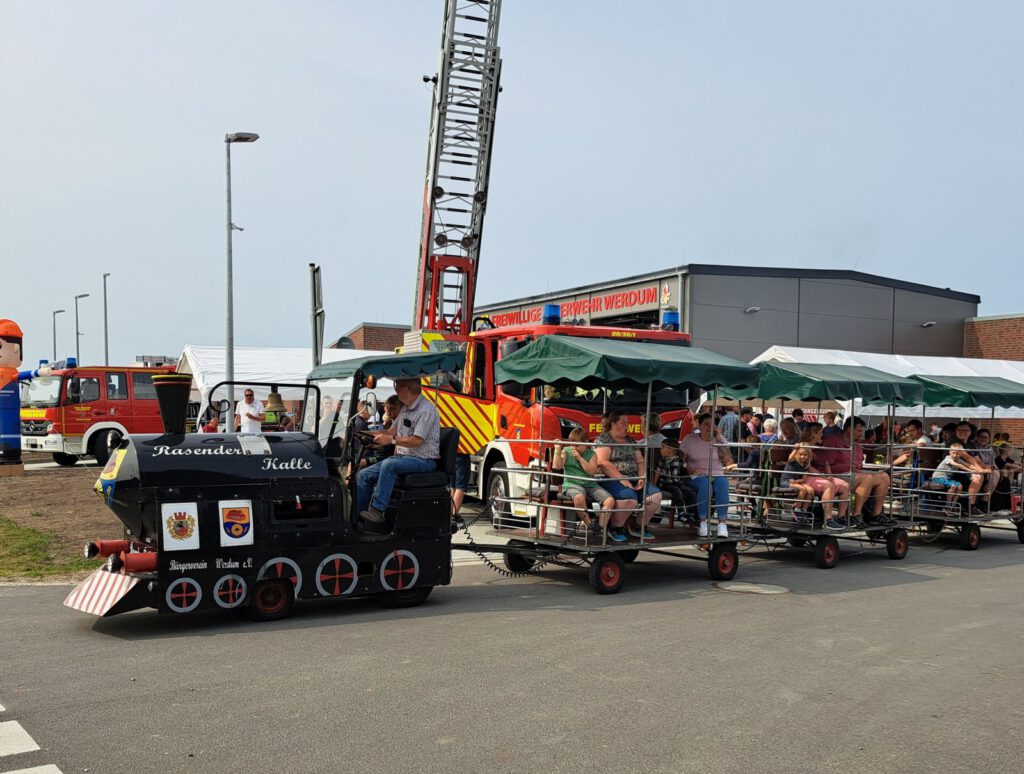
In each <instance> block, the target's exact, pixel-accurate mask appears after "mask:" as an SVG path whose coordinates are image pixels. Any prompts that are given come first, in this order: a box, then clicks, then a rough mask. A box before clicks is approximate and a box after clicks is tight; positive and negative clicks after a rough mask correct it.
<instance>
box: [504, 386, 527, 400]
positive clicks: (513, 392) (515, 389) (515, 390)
mask: <svg viewBox="0 0 1024 774" xmlns="http://www.w3.org/2000/svg"><path fill="white" fill-rule="evenodd" d="M501 390H502V392H504V393H505V394H506V395H508V396H509V397H510V398H521V397H523V395H525V394H526V389H525V388H524V387H523V385H521V384H516V383H515V382H506V383H505V384H503V385H501Z"/></svg>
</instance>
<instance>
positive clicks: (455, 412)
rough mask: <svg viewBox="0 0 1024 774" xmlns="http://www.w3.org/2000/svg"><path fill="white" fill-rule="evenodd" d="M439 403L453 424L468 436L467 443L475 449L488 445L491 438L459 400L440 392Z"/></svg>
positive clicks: (438, 395)
mask: <svg viewBox="0 0 1024 774" xmlns="http://www.w3.org/2000/svg"><path fill="white" fill-rule="evenodd" d="M437 403H438V407H439V408H440V409H441V410H442V411H443V412H444V414H445V415H446V416H447V417H448V418H449V419H450V421H451V423H452V425H453V426H454V427H457V428H458V429H459V432H460V433H462V434H463V435H464V436H466V441H467V442H468V443H467V445H471V446H472V448H473V451H476V450H477V449H481V448H483V447H484V446H486V445H487V441H489V440H490V439H489V438H488V437H487V434H486V433H485V432H484V431H483V430H482V429H481V428H480V427H478V426H477V424H476V423H475V422H474V421H473V420H472V418H470V417H469V416H468V415H467V414H466V413H465V412H464V411H463V410H462V407H460V406H459V403H458V401H455V400H453V399H452V398H451V396H449V395H444V394H443V393H440V392H439V393H438V394H437ZM460 446H461V444H460Z"/></svg>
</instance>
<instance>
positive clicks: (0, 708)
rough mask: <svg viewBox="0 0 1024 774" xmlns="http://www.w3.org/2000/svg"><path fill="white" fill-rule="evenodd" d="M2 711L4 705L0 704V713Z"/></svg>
mask: <svg viewBox="0 0 1024 774" xmlns="http://www.w3.org/2000/svg"><path fill="white" fill-rule="evenodd" d="M3 711H4V705H3V704H0V712H3Z"/></svg>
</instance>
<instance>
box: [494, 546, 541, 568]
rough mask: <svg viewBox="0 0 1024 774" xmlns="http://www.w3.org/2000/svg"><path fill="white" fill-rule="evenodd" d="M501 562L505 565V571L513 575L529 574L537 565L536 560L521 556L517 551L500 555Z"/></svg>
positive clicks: (524, 555)
mask: <svg viewBox="0 0 1024 774" xmlns="http://www.w3.org/2000/svg"><path fill="white" fill-rule="evenodd" d="M501 560H502V563H503V564H504V565H505V569H506V570H508V571H509V572H514V573H523V572H529V571H530V570H532V569H533V566H534V565H535V564H537V560H536V559H533V558H532V557H529V556H526V554H521V553H519V552H518V551H509V552H508V553H507V554H502V557H501Z"/></svg>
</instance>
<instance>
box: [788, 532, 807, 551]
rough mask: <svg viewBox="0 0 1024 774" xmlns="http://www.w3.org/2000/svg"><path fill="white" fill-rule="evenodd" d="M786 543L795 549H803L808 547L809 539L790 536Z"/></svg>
mask: <svg viewBox="0 0 1024 774" xmlns="http://www.w3.org/2000/svg"><path fill="white" fill-rule="evenodd" d="M786 542H787V543H789V544H790V545H791V546H793V548H803V547H804V546H805V545H807V538H802V537H800V536H799V535H790V536H789V537H788V538H786Z"/></svg>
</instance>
